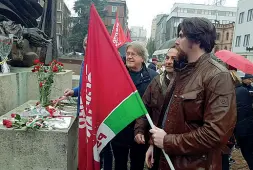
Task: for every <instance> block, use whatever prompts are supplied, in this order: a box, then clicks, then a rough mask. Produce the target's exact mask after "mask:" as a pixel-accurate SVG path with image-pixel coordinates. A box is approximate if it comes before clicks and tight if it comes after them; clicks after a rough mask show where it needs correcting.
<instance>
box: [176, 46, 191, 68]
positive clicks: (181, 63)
mask: <svg viewBox="0 0 253 170" xmlns="http://www.w3.org/2000/svg"><path fill="white" fill-rule="evenodd" d="M176 49H177V50H178V57H177V58H176V59H175V61H174V69H175V70H176V71H180V70H181V69H183V68H185V67H186V65H187V64H188V59H187V54H186V53H185V52H184V51H183V50H182V49H181V48H180V47H179V46H176Z"/></svg>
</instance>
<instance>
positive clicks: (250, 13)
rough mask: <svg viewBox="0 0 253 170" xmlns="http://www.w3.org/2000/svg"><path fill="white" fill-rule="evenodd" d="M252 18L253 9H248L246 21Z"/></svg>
mask: <svg viewBox="0 0 253 170" xmlns="http://www.w3.org/2000/svg"><path fill="white" fill-rule="evenodd" d="M252 20H253V9H250V10H249V11H248V17H247V21H248V22H249V21H252Z"/></svg>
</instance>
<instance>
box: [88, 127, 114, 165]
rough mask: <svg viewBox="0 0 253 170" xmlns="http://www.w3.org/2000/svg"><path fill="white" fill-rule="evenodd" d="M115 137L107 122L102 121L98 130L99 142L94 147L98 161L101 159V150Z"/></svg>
mask: <svg viewBox="0 0 253 170" xmlns="http://www.w3.org/2000/svg"><path fill="white" fill-rule="evenodd" d="M114 137H115V133H114V132H113V131H112V130H111V129H110V128H109V127H108V126H107V125H106V124H104V123H101V125H100V126H99V128H98V131H97V144H96V145H95V146H94V148H93V152H94V159H95V160H96V161H99V154H100V152H101V151H102V149H103V148H104V147H105V146H106V145H107V144H108V143H109V142H110V141H111V140H112V139H113V138H114Z"/></svg>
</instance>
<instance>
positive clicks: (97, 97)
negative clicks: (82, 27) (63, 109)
mask: <svg viewBox="0 0 253 170" xmlns="http://www.w3.org/2000/svg"><path fill="white" fill-rule="evenodd" d="M144 114H147V110H146V108H145V106H144V104H143V103H142V100H141V97H140V95H139V93H138V92H137V90H136V87H135V85H134V84H133V82H132V80H131V78H130V76H129V74H128V71H127V69H126V68H125V66H124V64H123V62H122V59H121V57H120V56H119V53H118V51H117V49H116V48H115V46H114V44H113V43H112V41H111V37H110V35H109V34H108V32H107V30H106V28H105V26H104V24H103V22H102V20H101V18H100V17H99V15H98V13H97V11H96V9H95V7H94V5H92V6H91V10H90V20H89V30H88V43H87V49H86V57H85V61H84V68H83V74H82V87H81V104H80V114H79V170H100V169H99V168H100V167H99V154H100V152H101V150H102V149H103V148H104V147H105V146H106V144H107V143H108V142H110V141H111V140H112V139H113V138H114V137H115V136H116V135H117V134H118V133H119V132H120V131H121V130H123V129H124V128H125V127H126V126H127V125H128V124H130V123H131V122H132V121H134V120H135V119H136V118H138V117H140V116H142V115H144Z"/></svg>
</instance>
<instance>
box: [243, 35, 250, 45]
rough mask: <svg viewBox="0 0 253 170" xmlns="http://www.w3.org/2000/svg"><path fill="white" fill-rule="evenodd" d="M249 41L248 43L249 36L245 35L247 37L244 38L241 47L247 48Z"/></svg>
mask: <svg viewBox="0 0 253 170" xmlns="http://www.w3.org/2000/svg"><path fill="white" fill-rule="evenodd" d="M249 41H250V34H247V35H245V36H244V42H243V46H244V47H248V46H249Z"/></svg>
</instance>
